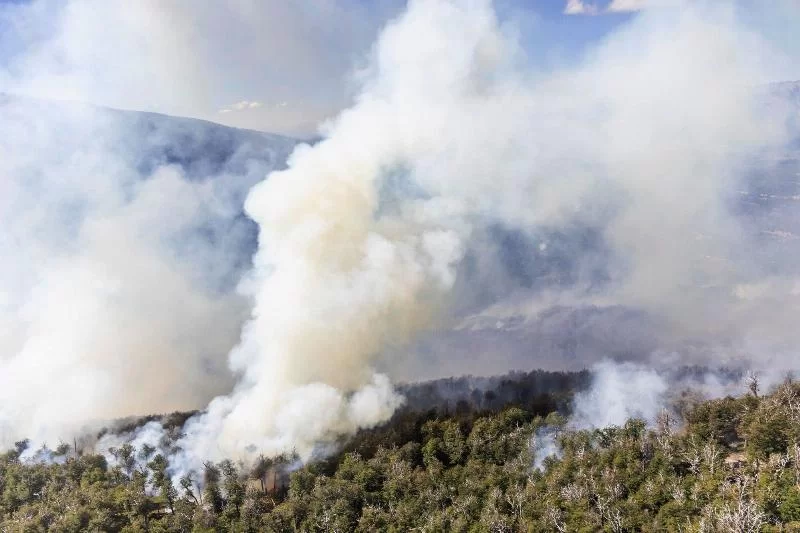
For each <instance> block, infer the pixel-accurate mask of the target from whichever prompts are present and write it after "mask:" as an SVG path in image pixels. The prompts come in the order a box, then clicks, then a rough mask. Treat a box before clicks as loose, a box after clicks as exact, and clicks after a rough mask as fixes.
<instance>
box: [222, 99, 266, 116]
mask: <svg viewBox="0 0 800 533" xmlns="http://www.w3.org/2000/svg"><path fill="white" fill-rule="evenodd" d="M261 107H264V103H263V102H257V101H249V100H242V101H240V102H236V103H235V104H231V105H229V106H225V107H223V108H222V109H220V110H219V112H220V113H230V112H231V111H247V110H248V109H259V108H261Z"/></svg>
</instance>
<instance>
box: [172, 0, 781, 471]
mask: <svg viewBox="0 0 800 533" xmlns="http://www.w3.org/2000/svg"><path fill="white" fill-rule="evenodd" d="M766 54H769V48H768V45H767V44H766V43H765V42H764V41H763V40H761V39H760V38H759V37H758V36H757V35H755V34H752V33H750V32H748V31H747V30H746V29H744V28H741V27H739V26H738V25H737V22H736V19H735V16H734V13H733V12H732V11H731V10H729V9H723V10H718V9H710V8H709V9H686V10H684V11H680V12H670V13H668V14H667V15H666V16H664V15H663V14H656V15H652V16H644V17H642V19H641V20H640V21H637V22H636V23H635V24H633V25H631V26H630V27H628V28H626V29H625V30H624V31H622V32H620V33H619V34H618V35H616V36H614V37H613V38H612V39H610V40H609V41H608V42H607V43H605V44H604V45H603V46H601V47H600V48H599V49H598V50H597V51H595V53H594V54H593V55H592V56H590V58H589V60H588V61H587V62H586V63H585V64H583V65H581V66H580V67H579V68H576V69H568V70H564V71H559V72H555V73H550V74H547V75H544V74H542V73H539V72H536V71H534V70H530V69H528V68H527V67H526V66H525V62H524V57H523V53H522V51H521V49H520V47H519V46H518V44H517V42H516V41H515V40H514V39H513V38H512V37H511V36H510V35H509V34H507V33H506V32H505V31H504V28H503V26H502V25H501V24H500V22H499V21H498V20H497V18H496V15H495V13H494V11H493V8H492V5H491V3H489V2H486V1H473V2H450V1H425V2H411V3H410V5H409V8H408V10H407V12H406V13H405V14H404V15H403V16H402V17H400V18H399V19H398V20H396V21H395V22H394V23H392V24H391V25H389V26H388V27H387V28H386V30H385V31H384V32H383V34H382V36H381V37H380V40H379V42H378V43H377V45H376V47H375V50H374V57H373V62H372V65H371V68H370V69H369V70H368V72H367V73H366V74H365V75H364V82H363V83H364V89H363V91H362V93H361V94H360V95H359V97H358V99H357V103H356V104H355V105H354V106H353V107H352V108H350V109H348V110H347V111H345V112H343V113H342V114H341V115H340V116H339V117H338V118H337V119H336V120H334V121H333V122H331V123H330V124H328V125H327V126H326V128H325V136H326V138H325V140H323V141H322V142H320V143H319V144H317V145H316V146H314V147H301V148H299V149H298V150H297V151H296V152H295V153H294V155H293V156H292V157H291V158H290V161H289V169H288V170H286V171H284V172H280V173H273V174H272V175H271V176H270V177H269V178H268V179H267V180H266V181H265V182H263V183H262V184H260V185H259V186H257V187H256V188H255V189H254V190H253V191H252V192H251V194H250V196H249V198H248V201H247V204H246V208H247V212H248V214H249V215H250V216H251V217H252V218H253V219H254V220H256V221H257V222H258V224H259V227H260V248H259V252H258V255H257V256H256V269H255V271H254V273H253V276H252V278H251V279H250V280H249V281H248V286H249V287H250V290H251V291H252V293H253V295H254V299H255V307H254V311H253V319H252V320H251V321H250V322H249V323H248V325H247V326H246V327H245V330H244V334H243V339H242V343H241V344H240V346H239V347H238V348H237V349H236V350H235V351H234V352H233V353H232V356H231V364H232V368H233V369H234V370H235V371H237V372H238V373H240V374H241V376H242V378H241V380H240V382H239V383H238V384H237V386H236V388H235V390H234V392H233V393H232V394H230V395H228V396H225V397H222V398H218V399H217V400H215V401H214V402H213V403H212V404H211V406H210V408H209V410H208V412H207V413H206V414H205V415H203V416H202V417H200V418H199V419H198V420H196V421H195V422H194V423H193V424H191V425H190V426H189V434H188V437H187V439H186V442H185V443H184V444H185V448H186V449H187V450H189V453H190V454H192V453H194V454H195V456H196V457H207V456H210V457H214V456H215V455H224V456H228V455H231V454H237V453H241V451H242V450H247V449H252V450H253V451H254V452H255V451H263V450H266V451H279V450H281V449H285V448H286V447H289V446H294V447H298V449H299V450H300V451H301V453H303V454H308V453H310V451H311V450H312V448H313V444H314V443H317V442H319V441H321V440H325V439H327V438H330V437H332V436H335V435H337V434H339V433H344V432H348V431H352V430H353V429H355V428H358V427H361V426H363V425H371V424H374V423H377V422H379V421H381V420H383V419H385V418H386V417H387V416H388V415H389V414H390V413H391V412H392V410H393V408H394V407H395V406H396V405H397V403H398V400H397V399H396V398H395V397H393V395H392V394H391V392H390V391H389V390H388V382H386V381H385V380H384V378H382V377H380V374H376V373H375V369H376V365H377V364H378V361H379V356H380V354H381V353H382V352H386V350H387V346H391V345H396V344H398V343H403V342H404V341H406V340H408V339H410V338H411V337H412V336H413V335H414V334H415V333H417V332H418V331H419V330H420V329H421V328H423V327H431V325H432V323H431V321H432V320H436V318H437V314H436V313H435V311H436V310H437V309H439V308H441V307H444V306H446V305H447V293H448V290H449V289H450V287H451V286H452V284H453V283H454V280H455V278H456V275H457V270H456V267H457V266H458V264H459V261H460V260H461V259H462V256H463V254H464V253H465V249H466V248H467V246H468V245H474V241H473V242H470V239H471V235H472V228H473V227H474V226H485V225H486V224H488V223H490V222H494V223H500V224H503V225H505V226H507V227H512V228H520V229H523V230H524V231H535V230H536V228H537V227H541V226H544V225H550V226H559V225H570V224H574V223H576V222H580V223H583V224H588V225H590V226H593V227H600V228H602V231H603V233H604V235H605V238H606V239H607V241H608V243H609V246H610V247H611V248H612V250H613V251H614V258H615V259H614V261H615V264H614V265H612V267H613V268H612V269H611V272H612V276H613V278H612V280H611V282H610V283H609V285H608V287H606V288H604V290H603V291H602V292H600V293H599V294H598V295H597V296H595V297H593V298H589V301H592V300H593V299H596V300H597V301H603V300H605V301H609V300H610V301H612V302H613V303H616V304H625V305H629V306H634V307H637V308H643V309H646V310H648V311H651V312H656V313H659V314H660V315H662V316H663V317H664V318H665V319H666V320H668V321H669V322H670V323H672V324H674V326H675V327H678V328H683V329H685V330H686V331H687V332H694V331H695V330H696V329H698V328H699V329H703V328H709V327H711V326H712V324H716V326H715V327H716V328H717V329H718V330H725V329H726V328H727V327H728V326H729V325H730V324H732V323H736V324H738V323H739V322H738V318H739V317H738V316H736V313H731V312H728V310H727V308H728V306H734V303H735V298H736V293H735V292H729V293H728V296H724V297H721V298H720V297H717V298H713V299H709V298H708V297H707V295H706V293H703V292H701V291H700V290H699V289H697V292H695V290H694V288H698V287H702V286H703V285H705V284H709V283H710V284H712V285H713V286H714V287H715V288H722V290H723V291H725V290H728V291H730V290H731V289H732V288H733V287H736V286H739V285H737V284H741V283H745V282H747V281H749V278H748V272H747V269H746V268H740V267H741V266H748V267H749V266H750V265H748V264H747V262H746V261H745V262H744V263H741V264H736V263H732V261H734V260H735V259H736V258H735V257H734V256H735V255H736V254H737V253H738V251H737V246H739V245H741V244H742V240H741V239H740V238H739V237H738V233H737V230H738V228H737V222H736V221H735V220H734V218H733V216H732V215H731V214H730V213H729V211H728V208H727V206H726V204H725V202H726V200H727V195H728V194H730V193H731V192H732V191H733V190H734V188H735V186H736V185H737V183H738V182H737V180H738V179H739V178H740V176H739V175H738V174H737V168H738V167H739V166H740V165H743V164H744V163H745V161H746V160H747V158H751V157H753V156H755V155H757V154H759V153H760V152H761V151H763V150H765V149H767V148H769V147H771V146H776V145H779V144H780V143H782V142H783V141H784V138H783V135H784V134H785V132H784V131H783V126H782V124H781V123H780V122H777V121H776V120H775V117H773V116H770V114H769V113H764V111H763V109H762V108H761V107H759V105H758V100H757V97H758V95H757V94H756V88H757V86H758V82H759V81H760V80H762V79H764V78H765V76H766V74H767V73H766V72H764V71H763V69H762V65H763V62H762V61H761V59H762V58H763V57H764V56H765V55H766ZM720 262H723V263H724V265H725V266H724V268H723V267H721V266H720ZM689 289H692V290H689ZM734 307H735V306H734ZM734 311H737V310H736V309H734ZM745 314H747V315H748V317H747V319H748V320H750V319H751V317H750V316H749V311H747V310H745ZM712 319H713V320H712ZM765 326H768V325H767V324H765ZM398 352H400V353H402V348H401V349H400V350H394V353H398ZM384 364H386V365H387V366H389V367H391V363H384ZM605 381H607V380H604V382H605ZM618 381H619V380H618ZM646 384H647V385H648V386H647V387H645V389H648V390H650V391H651V392H652V393H653V394H657V393H658V391H659V389H658V388H657V387H656V388H651V387H649V385H650V384H649V382H648V383H646ZM617 385H621V383H617ZM615 390H620V391H622V390H623V389H622V388H620V387H616V388H615ZM633 392H638V393H641V391H640V390H639V389H636V390H635V391H632V393H633ZM350 395H352V396H350ZM365 395H368V397H369V398H370V402H365V401H363V397H364V396H365ZM637 398H638V396H637ZM650 403H654V402H650ZM360 405H370V412H369V413H364V412H362V411H361V410H360V409H358V406H360ZM626 409H627V402H625V401H624V398H621V399H620V401H619V402H616V403H615V404H614V408H613V409H612V410H610V411H605V412H606V414H608V415H609V416H611V415H614V420H611V421H612V422H613V421H616V420H617V419H618V418H619V417H620V416H622V415H624V414H628V411H627V410H626ZM583 414H585V415H587V416H588V415H589V413H583ZM195 446H197V447H198V448H196V449H193V447H195Z"/></svg>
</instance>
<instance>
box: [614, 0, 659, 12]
mask: <svg viewBox="0 0 800 533" xmlns="http://www.w3.org/2000/svg"><path fill="white" fill-rule="evenodd" d="M648 3H649V2H647V0H612V1H611V4H609V6H608V8H607V9H606V11H609V12H611V13H625V12H629V11H639V10H641V9H644V8H645V7H647V6H648Z"/></svg>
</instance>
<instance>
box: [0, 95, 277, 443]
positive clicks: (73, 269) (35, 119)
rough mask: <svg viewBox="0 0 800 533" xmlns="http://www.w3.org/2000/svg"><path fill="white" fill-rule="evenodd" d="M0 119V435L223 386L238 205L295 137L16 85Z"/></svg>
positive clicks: (242, 234) (232, 338)
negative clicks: (36, 96) (55, 98)
mask: <svg viewBox="0 0 800 533" xmlns="http://www.w3.org/2000/svg"><path fill="white" fill-rule="evenodd" d="M0 125H2V131H3V135H2V136H0V176H2V179H1V180H0V249H2V251H3V253H2V260H0V444H2V445H8V444H10V443H12V442H13V441H14V440H16V439H20V438H23V437H28V438H31V439H34V440H35V441H38V442H42V441H44V440H46V441H47V442H49V443H50V444H53V443H56V444H57V443H58V439H64V440H69V439H70V437H71V436H72V435H73V434H74V432H75V431H76V430H77V429H78V428H80V427H82V426H83V425H84V424H91V423H100V422H103V421H105V420H108V419H109V418H111V417H118V416H124V415H132V414H141V413H149V412H164V411H168V410H175V409H184V410H185V409H193V408H196V407H197V406H198V405H202V404H204V403H205V402H207V401H208V400H210V399H211V398H212V397H214V396H215V395H218V394H221V393H224V392H226V391H227V390H229V387H230V386H231V385H232V382H233V379H232V376H231V374H230V372H229V371H228V369H227V368H226V364H225V356H226V354H227V353H228V351H229V350H230V349H231V347H232V346H234V345H235V343H236V342H237V340H238V336H239V332H240V329H241V324H242V323H243V321H244V319H245V318H246V316H247V309H248V303H247V300H246V298H245V297H243V296H242V295H239V294H237V293H236V292H235V291H234V288H235V285H236V283H237V279H238V278H239V277H240V275H241V272H242V271H243V270H244V269H245V268H247V264H246V263H244V264H242V263H240V257H239V252H238V250H239V249H241V248H243V247H246V246H248V242H249V241H252V239H253V231H252V228H251V227H250V225H249V223H247V222H246V221H245V220H244V219H243V218H242V217H241V215H240V214H239V213H240V207H239V206H240V205H241V202H242V198H243V196H244V194H245V193H246V191H247V189H248V188H249V187H250V186H251V185H252V184H253V183H254V182H255V181H256V180H258V179H260V177H261V176H263V174H264V173H265V172H267V171H269V170H270V169H272V168H274V167H275V166H276V165H280V164H282V162H283V161H284V158H285V155H286V153H287V152H288V150H289V149H290V147H291V146H292V143H291V142H290V141H288V140H283V139H280V138H274V139H272V140H270V139H266V138H261V136H260V135H255V136H248V134H245V133H242V134H241V135H240V137H239V138H237V139H236V140H235V143H234V144H235V147H232V146H226V143H225V142H224V141H225V140H226V138H225V136H224V135H222V136H219V135H215V132H216V130H215V128H216V126H213V125H210V124H204V123H200V122H197V121H188V120H187V121H183V122H181V121H177V120H173V119H168V118H166V117H160V116H157V115H153V116H144V117H143V116H140V115H135V114H128V113H120V112H111V111H103V110H98V109H94V108H90V107H84V106H78V105H51V104H45V103H42V102H37V101H35V100H27V99H18V98H4V99H2V101H0ZM176 138H177V139H180V140H179V141H176V140H175V139H176ZM210 138H213V140H212V141H211V143H210V144H213V145H214V148H213V149H208V146H206V144H207V141H208V140H209V139H210ZM258 141H260V145H259V146H258V147H257V152H258V154H257V155H254V154H253V153H251V152H252V148H253V146H252V144H251V143H253V142H258Z"/></svg>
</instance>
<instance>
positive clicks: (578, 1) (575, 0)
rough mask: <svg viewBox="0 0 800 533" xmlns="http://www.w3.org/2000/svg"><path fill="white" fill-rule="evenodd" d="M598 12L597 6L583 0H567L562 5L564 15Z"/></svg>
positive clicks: (594, 13) (593, 13)
mask: <svg viewBox="0 0 800 533" xmlns="http://www.w3.org/2000/svg"><path fill="white" fill-rule="evenodd" d="M598 12H599V10H598V9H597V6H596V5H594V4H592V3H587V2H584V1H583V0H567V5H566V7H564V14H565V15H596V14H597V13H598Z"/></svg>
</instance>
